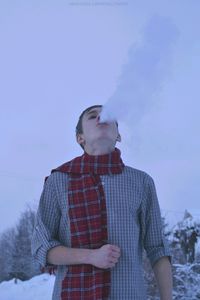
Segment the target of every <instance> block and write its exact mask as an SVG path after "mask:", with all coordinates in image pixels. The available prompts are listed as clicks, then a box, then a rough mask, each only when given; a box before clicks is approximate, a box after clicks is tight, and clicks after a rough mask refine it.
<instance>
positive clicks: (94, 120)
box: [76, 105, 121, 152]
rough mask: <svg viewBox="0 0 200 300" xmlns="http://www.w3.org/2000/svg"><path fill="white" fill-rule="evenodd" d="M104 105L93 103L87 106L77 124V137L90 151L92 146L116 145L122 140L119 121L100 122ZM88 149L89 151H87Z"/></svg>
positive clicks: (82, 145) (85, 148) (83, 146)
mask: <svg viewBox="0 0 200 300" xmlns="http://www.w3.org/2000/svg"><path fill="white" fill-rule="evenodd" d="M101 110H102V105H93V106H90V107H88V108H86V109H85V110H84V111H83V112H82V113H81V115H80V117H79V120H78V123H77V125H76V139H77V142H78V143H79V144H80V146H81V147H82V148H83V149H84V150H85V151H86V152H88V151H89V149H90V148H91V147H94V146H95V147H98V145H99V146H103V145H104V146H105V147H106V145H108V146H110V147H112V146H115V144H116V142H117V141H119V142H120V141H121V137H120V134H119V132H118V123H117V122H111V123H99V115H100V112H101ZM87 150H88V151H87Z"/></svg>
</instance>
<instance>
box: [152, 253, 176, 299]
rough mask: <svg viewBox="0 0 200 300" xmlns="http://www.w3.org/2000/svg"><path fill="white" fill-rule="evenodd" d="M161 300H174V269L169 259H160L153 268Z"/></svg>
mask: <svg viewBox="0 0 200 300" xmlns="http://www.w3.org/2000/svg"><path fill="white" fill-rule="evenodd" d="M153 271H154V274H155V277H156V281H157V284H158V289H159V292H160V299H161V300H172V268H171V263H170V261H169V258H168V257H166V256H164V257H161V258H160V259H158V261H157V262H156V263H155V264H154V266H153Z"/></svg>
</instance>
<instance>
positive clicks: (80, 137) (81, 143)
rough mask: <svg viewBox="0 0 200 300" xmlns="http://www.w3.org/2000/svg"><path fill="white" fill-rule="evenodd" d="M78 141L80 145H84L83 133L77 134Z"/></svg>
mask: <svg viewBox="0 0 200 300" xmlns="http://www.w3.org/2000/svg"><path fill="white" fill-rule="evenodd" d="M76 141H77V143H78V144H79V145H84V142H85V140H84V138H83V135H82V134H81V133H78V134H77V136H76Z"/></svg>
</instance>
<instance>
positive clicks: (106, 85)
mask: <svg viewBox="0 0 200 300" xmlns="http://www.w3.org/2000/svg"><path fill="white" fill-rule="evenodd" d="M72 2H73V1H67V0H66V1H46V0H45V1H28V3H27V1H25V0H24V1H9V2H8V1H1V2H0V43H1V46H0V54H1V55H0V85H1V87H0V104H1V106H0V133H1V154H0V160H1V168H0V178H1V187H0V193H1V197H0V207H1V217H0V231H2V230H3V229H5V228H7V227H9V226H12V225H13V224H14V223H15V222H16V221H17V219H18V217H19V214H20V212H21V211H22V210H23V209H24V208H25V204H26V203H29V202H30V203H34V205H35V206H36V205H37V203H38V200H39V197H40V194H41V191H42V186H43V180H44V177H45V176H46V175H48V174H49V173H50V170H51V169H52V168H54V167H56V166H58V165H59V164H61V163H63V162H65V161H67V160H69V159H71V158H73V157H74V156H76V155H80V154H81V153H82V151H81V148H80V147H79V146H78V145H77V144H76V142H75V136H74V128H75V125H76V122H77V118H78V116H79V114H80V113H81V111H82V110H83V109H84V108H85V107H87V106H90V105H92V104H96V103H105V102H106V101H107V99H108V98H109V97H110V96H111V95H112V94H113V93H114V91H115V89H116V84H117V79H118V77H119V76H120V73H121V69H122V66H123V65H124V63H126V62H127V59H128V51H129V49H130V47H131V45H132V44H133V43H135V42H137V41H138V40H139V39H140V32H141V28H142V26H143V25H144V24H145V22H146V21H147V20H148V18H149V17H151V15H153V14H154V13H158V14H159V15H161V16H169V17H171V18H172V20H173V22H174V23H175V24H176V26H177V28H178V29H179V32H180V37H179V40H178V42H177V44H176V46H175V48H174V53H173V61H172V66H171V73H170V76H169V78H168V79H167V81H166V82H164V83H163V85H164V88H163V92H162V97H161V98H160V100H159V101H157V102H156V103H155V105H154V106H152V108H151V109H150V110H149V111H148V113H147V114H146V115H144V116H143V118H141V120H140V122H139V123H138V126H136V127H134V126H132V127H131V126H130V124H129V125H126V124H121V133H122V137H124V138H123V140H122V143H121V144H118V146H119V148H120V149H121V150H122V157H123V159H124V161H125V162H126V163H127V164H129V165H131V166H133V167H136V168H138V169H142V170H144V171H146V172H148V173H149V174H150V175H152V177H153V178H154V180H155V184H156V187H157V192H158V196H159V201H160V206H161V208H162V209H164V210H165V211H169V210H170V211H171V210H172V211H178V212H183V211H184V209H185V208H187V209H188V210H189V211H191V212H192V213H194V214H196V215H199V217H200V205H199V195H200V185H199V169H200V160H199V153H200V152H199V151H200V142H199V129H200V125H199V108H200V104H199V95H200V92H199V78H200V74H199V73H200V71H199V70H200V30H199V28H200V21H199V11H200V3H199V1H184V0H183V1H130V0H129V1H121V2H126V3H125V4H124V5H122V4H121V5H119V4H118V5H117V4H115V5H114V3H116V1H111V0H110V1H104V2H107V3H112V4H113V5H106V4H104V5H95V1H94V0H93V1H87V2H90V3H93V4H91V5H72V4H71V5H70V3H72ZM76 2H82V3H83V2H86V1H76ZM119 2H120V1H119ZM74 3H75V1H74ZM96 3H97V1H96ZM167 214H168V216H170V214H171V218H172V215H173V218H174V216H175V217H176V218H179V217H181V216H182V215H181V213H179V214H173V213H170V212H168V213H167Z"/></svg>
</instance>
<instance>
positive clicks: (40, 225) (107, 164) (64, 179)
mask: <svg viewBox="0 0 200 300" xmlns="http://www.w3.org/2000/svg"><path fill="white" fill-rule="evenodd" d="M101 110H102V106H101V105H95V106H91V107H89V108H87V109H86V110H85V111H84V112H83V113H82V114H81V116H80V117H79V121H78V124H77V127H76V138H77V142H78V143H79V144H80V145H81V147H82V148H83V149H84V154H83V155H82V156H80V157H76V158H74V159H73V160H71V161H70V162H67V163H64V164H63V165H61V166H60V167H58V168H56V169H53V170H52V172H51V175H50V176H49V177H48V178H47V180H46V181H45V184H44V189H43V192H42V195H41V199H40V204H39V208H38V213H37V219H36V224H35V229H34V232H33V238H32V253H33V256H34V258H35V259H36V260H37V261H38V262H39V263H40V265H41V266H43V267H49V266H57V272H56V280H55V285H54V291H53V298H52V299H53V300H65V299H77V300H81V299H83V300H90V299H91V300H96V299H99V300H100V299H102V300H103V299H111V300H146V299H147V296H146V290H145V285H144V281H143V271H142V251H143V248H145V250H146V252H147V256H148V258H149V259H150V262H151V264H152V267H153V270H154V273H155V277H156V279H157V283H158V288H159V291H160V299H161V300H171V299H172V274H171V263H170V252H169V249H168V246H167V244H166V241H165V238H164V235H163V232H162V223H161V216H160V209H159V204H158V200H157V195H156V189H155V185H154V181H153V179H152V178H151V176H150V175H148V174H147V173H145V172H143V171H141V170H137V169H135V168H131V167H128V166H125V165H124V163H123V161H122V159H121V156H120V151H119V150H118V149H117V148H115V145H116V142H120V141H121V136H120V134H119V131H118V124H117V122H112V123H100V121H99V115H100V112H101Z"/></svg>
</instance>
